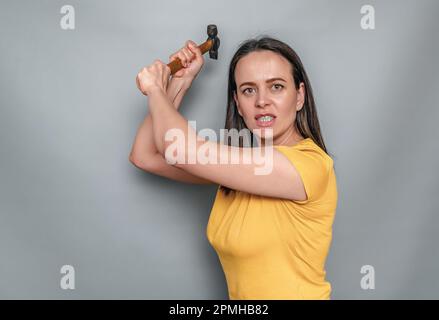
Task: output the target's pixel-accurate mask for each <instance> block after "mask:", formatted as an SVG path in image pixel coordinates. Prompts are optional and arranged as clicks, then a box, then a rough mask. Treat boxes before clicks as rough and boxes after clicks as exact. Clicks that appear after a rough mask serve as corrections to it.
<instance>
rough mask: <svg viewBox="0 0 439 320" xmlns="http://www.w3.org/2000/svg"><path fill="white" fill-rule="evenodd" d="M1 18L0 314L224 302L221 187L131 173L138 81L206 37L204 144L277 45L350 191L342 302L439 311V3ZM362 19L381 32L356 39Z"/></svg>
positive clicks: (28, 5)
mask: <svg viewBox="0 0 439 320" xmlns="http://www.w3.org/2000/svg"><path fill="white" fill-rule="evenodd" d="M0 3H1V4H0V35H1V36H0V55H1V60H0V75H1V76H0V88H1V89H0V107H1V109H0V110H1V113H0V152H1V158H0V159H1V162H0V181H1V183H0V298H3V299H12V298H20V299H35V298H36V299H80V298H81V299H98V298H99V299H113V298H121V299H128V298H132V299H227V298H228V296H227V286H226V282H225V277H224V274H223V272H222V269H221V266H220V263H219V260H218V258H217V255H216V253H215V251H214V249H213V248H212V247H211V246H210V245H209V243H208V241H207V238H206V235H205V231H206V225H207V221H208V218H209V213H210V209H211V206H212V203H213V200H214V196H215V191H216V186H207V187H206V186H200V185H186V184H183V183H179V182H174V181H171V180H167V179H165V178H162V177H158V176H154V175H151V174H149V173H146V172H144V171H141V170H139V169H137V168H135V167H134V166H133V165H132V164H131V163H130V162H129V161H128V155H129V152H130V150H131V146H132V142H133V140H134V137H135V134H136V131H137V128H138V126H139V125H140V123H141V121H142V120H143V118H144V116H145V115H146V112H147V98H146V97H144V96H143V95H141V94H140V93H139V92H138V90H137V88H136V86H135V76H136V74H137V72H138V71H139V70H140V68H141V67H143V66H146V65H148V64H150V63H152V62H153V60H154V59H161V60H162V61H165V62H168V57H169V55H170V54H171V53H173V52H175V51H177V50H178V49H179V48H180V47H182V46H183V45H184V42H185V41H186V40H188V39H191V40H193V41H195V42H197V43H201V42H203V41H205V40H206V26H207V25H208V24H210V23H214V24H217V26H218V29H219V36H220V39H221V47H220V50H219V59H218V60H217V61H215V60H210V59H209V58H208V57H207V55H206V63H205V66H204V69H203V70H202V72H201V73H200V74H199V78H198V79H197V80H196V82H195V83H194V84H193V86H192V88H191V90H190V91H189V92H188V94H187V96H186V97H185V99H184V102H183V105H182V108H181V112H182V113H183V114H184V115H185V116H186V117H187V118H188V119H190V120H196V121H197V130H199V129H202V128H212V129H215V130H219V129H220V128H222V126H223V124H224V117H225V110H226V109H225V105H226V90H227V81H226V79H227V68H228V64H229V62H230V59H231V57H232V55H233V53H234V52H235V50H236V49H237V47H238V45H239V43H240V42H241V41H243V40H245V39H247V38H250V37H254V36H258V35H261V34H266V35H271V36H273V37H277V38H279V39H281V40H283V41H285V42H287V43H288V44H290V45H291V46H292V47H293V48H294V49H295V50H297V52H298V53H299V55H300V56H301V58H302V60H303V63H304V65H305V67H306V69H307V71H308V73H309V77H310V79H311V83H312V85H313V89H314V93H315V98H316V100H317V107H318V113H319V118H320V121H321V126H322V130H323V134H324V138H325V141H326V144H327V147H328V149H329V152H330V153H331V154H332V155H333V158H334V161H335V168H336V172H337V182H338V189H339V199H338V200H339V205H338V208H337V213H336V219H335V223H334V236H333V242H332V246H331V251H330V254H329V257H328V260H327V264H326V266H327V276H328V280H329V281H330V282H331V284H332V289H333V292H332V298H333V299H348V298H351V299H390V298H392V299H393V298H394V299H404V298H436V299H437V298H439V280H438V279H439V254H438V249H437V248H438V246H437V245H438V240H439V235H438V232H437V231H438V226H439V212H438V208H439V197H438V196H437V195H438V190H439V170H438V169H437V164H438V163H439V148H438V141H437V138H438V136H439V129H438V127H437V122H438V120H439V111H438V101H439V90H438V88H439V86H438V84H439V81H438V80H439V75H438V71H439V67H438V62H437V61H438V60H437V57H439V45H438V41H437V39H438V38H437V32H438V30H439V20H438V19H437V15H438V12H439V2H437V1H434V0H432V1H426V0H423V1H414V0H413V1H396V0H395V1H352V0H345V1H337V2H336V1H291V0H288V1H287V0H285V1H255V0H247V1H226V2H224V1H201V0H197V1H139V0H137V1H103V0H100V1H96V0H93V1H78V0H75V1H12V0H11V1H5V0H2V1H1V2H0ZM366 4H368V5H371V6H373V8H374V9H375V29H374V30H371V29H369V30H367V29H366V30H364V29H363V28H362V27H361V24H360V22H361V18H362V16H363V14H362V13H361V12H360V10H361V7H362V6H363V5H366ZM64 5H71V6H72V7H73V8H74V10H75V29H73V30H72V29H70V30H64V29H63V28H62V27H61V24H60V22H61V19H62V17H63V16H64V14H63V13H61V12H60V10H61V8H62V7H63V6H64ZM64 265H70V266H72V267H73V268H74V271H75V278H74V280H75V281H74V283H75V288H74V289H63V288H62V287H61V279H62V277H63V276H64V275H65V274H64V273H61V268H62V266H64ZM363 266H371V267H373V270H374V280H375V282H374V289H365V288H364V287H362V284H361V283H362V282H361V281H362V278H363V277H364V276H365V274H362V273H361V268H362V267H363ZM369 275H371V274H370V273H369Z"/></svg>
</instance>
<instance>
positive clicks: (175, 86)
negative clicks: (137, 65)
mask: <svg viewBox="0 0 439 320" xmlns="http://www.w3.org/2000/svg"><path fill="white" fill-rule="evenodd" d="M191 83H192V81H191V80H188V79H185V78H171V80H170V82H169V85H168V89H167V95H168V97H169V98H170V100H171V101H172V102H173V105H174V107H175V108H176V109H177V110H178V108H179V107H180V104H181V101H182V100H183V97H184V95H185V93H186V91H187V90H188V89H189V87H190V86H191ZM129 160H130V162H131V163H132V164H133V165H135V166H136V167H137V168H139V169H142V170H144V171H147V172H150V173H154V174H157V175H160V176H163V177H166V178H169V179H173V180H177V181H181V182H187V183H195V184H211V183H212V182H211V181H208V180H205V179H203V178H199V177H197V176H195V175H192V174H190V173H187V172H186V171H184V170H182V169H180V168H177V167H175V166H172V165H170V164H168V163H167V162H166V160H165V158H164V157H163V156H162V155H161V154H160V153H159V152H158V150H157V148H156V146H155V142H154V135H153V131H152V117H151V115H150V114H149V112H148V114H147V115H146V117H145V119H144V120H143V122H142V124H141V125H140V127H139V129H138V131H137V134H136V137H135V139H134V144H133V146H132V149H131V153H130V156H129Z"/></svg>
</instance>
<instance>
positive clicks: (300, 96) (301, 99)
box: [296, 82, 306, 111]
mask: <svg viewBox="0 0 439 320" xmlns="http://www.w3.org/2000/svg"><path fill="white" fill-rule="evenodd" d="M305 90H306V89H305V85H304V84H303V82H301V83H300V86H299V89H298V90H297V103H296V111H299V110H301V109H302V108H303V105H304V104H305V94H306V91H305Z"/></svg>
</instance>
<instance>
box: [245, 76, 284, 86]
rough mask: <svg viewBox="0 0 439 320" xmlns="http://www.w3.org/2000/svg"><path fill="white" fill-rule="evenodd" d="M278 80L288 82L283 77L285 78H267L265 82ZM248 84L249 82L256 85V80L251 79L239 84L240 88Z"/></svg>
mask: <svg viewBox="0 0 439 320" xmlns="http://www.w3.org/2000/svg"><path fill="white" fill-rule="evenodd" d="M276 80H281V81H284V82H287V81H286V80H285V79H283V78H270V79H267V80H266V81H265V82H267V83H269V82H273V81H276ZM246 84H248V85H254V84H256V83H254V82H250V81H247V82H244V83H241V84H240V85H239V88H241V87H242V86H243V85H246Z"/></svg>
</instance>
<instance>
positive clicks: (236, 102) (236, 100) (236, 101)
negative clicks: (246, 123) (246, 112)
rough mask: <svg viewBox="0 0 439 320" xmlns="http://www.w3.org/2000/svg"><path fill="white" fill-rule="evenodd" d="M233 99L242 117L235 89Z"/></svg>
mask: <svg viewBox="0 0 439 320" xmlns="http://www.w3.org/2000/svg"><path fill="white" fill-rule="evenodd" d="M233 99H234V100H235V104H236V108H237V109H238V113H239V115H240V116H241V117H242V112H241V108H240V107H239V103H238V98H237V97H236V91H234V92H233Z"/></svg>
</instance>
